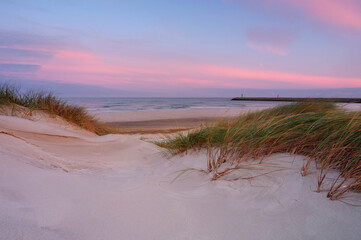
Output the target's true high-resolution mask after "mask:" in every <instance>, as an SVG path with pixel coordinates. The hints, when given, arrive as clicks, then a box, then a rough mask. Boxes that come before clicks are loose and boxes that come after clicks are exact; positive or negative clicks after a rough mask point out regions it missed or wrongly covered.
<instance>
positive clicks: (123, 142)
mask: <svg viewBox="0 0 361 240" xmlns="http://www.w3.org/2000/svg"><path fill="white" fill-rule="evenodd" d="M248 111H249V109H248V110H247V112H248ZM241 113H244V110H234V111H229V110H224V109H221V110H197V111H194V110H188V111H187V110H182V111H168V112H166V111H165V112H148V113H143V112H142V113H136V112H134V113H107V114H105V113H99V114H97V115H96V116H97V118H99V119H101V120H103V121H106V122H110V123H118V124H119V125H121V124H120V123H123V124H124V125H123V128H126V127H128V128H133V127H134V128H138V130H139V129H140V130H141V131H140V133H136V132H135V131H134V132H132V134H130V135H129V134H110V135H105V136H96V135H95V134H92V133H89V132H86V131H84V130H82V129H80V128H79V127H76V126H74V125H71V124H68V123H67V122H65V121H63V120H61V119H59V118H56V117H55V118H54V117H47V116H46V115H42V114H40V113H34V114H33V116H31V117H30V119H29V117H27V118H28V119H26V118H21V117H16V116H4V115H3V116H0V133H1V134H0V138H1V144H0V154H1V155H0V156H1V157H0V164H1V167H0V171H1V172H0V176H1V177H0V178H1V181H0V213H1V214H0V232H1V235H0V239H4V240H5V239H47V240H48V239H359V236H360V234H361V228H360V225H359V222H360V219H361V209H360V208H359V207H354V206H352V205H350V204H360V199H361V198H360V194H357V193H354V194H352V195H350V196H349V197H348V198H347V199H345V201H346V203H345V202H344V201H331V200H329V199H328V198H326V192H320V193H317V192H315V190H316V188H317V179H316V177H315V174H316V168H315V166H311V168H310V174H308V175H307V176H305V177H302V176H301V173H300V169H301V168H302V166H303V164H304V161H305V160H306V159H305V157H303V156H300V155H289V154H274V155H272V156H270V157H268V158H267V159H266V160H264V164H262V165H259V164H256V163H255V164H254V165H253V166H252V167H251V169H243V170H242V169H241V170H239V172H238V174H242V176H246V177H252V176H254V175H261V176H260V177H256V178H250V180H238V181H230V180H227V179H220V180H217V181H211V178H212V176H211V174H206V173H204V172H202V171H199V170H204V169H206V168H207V166H206V162H207V153H206V152H205V151H204V150H201V151H197V152H193V151H190V152H189V153H188V154H183V155H175V156H173V155H171V154H169V153H167V151H166V150H165V149H162V148H159V147H157V146H156V145H154V144H153V143H152V141H154V140H159V139H162V138H163V137H164V135H163V134H161V133H159V132H157V131H158V130H159V129H160V128H161V127H163V125H165V126H164V128H165V129H167V128H168V127H169V126H171V125H172V126H173V127H174V128H183V127H187V128H189V127H194V126H196V125H198V124H199V123H204V122H206V123H207V122H208V123H209V121H214V120H215V119H222V118H223V119H224V118H226V117H235V116H237V115H238V114H241ZM204 119H206V120H204ZM177 123H179V125H177ZM132 124H134V125H132ZM168 124H169V125H168ZM173 124H175V126H174V125H173ZM186 124H190V125H189V126H187V125H186ZM149 126H150V127H151V128H157V129H158V130H157V131H155V132H156V134H149V133H147V134H142V131H144V129H146V128H147V127H149ZM145 132H147V131H145ZM275 170H276V171H275ZM269 171H272V172H273V173H272V174H265V175H262V173H267V172H269ZM332 174H333V173H332V172H331V175H332ZM335 174H336V173H335Z"/></svg>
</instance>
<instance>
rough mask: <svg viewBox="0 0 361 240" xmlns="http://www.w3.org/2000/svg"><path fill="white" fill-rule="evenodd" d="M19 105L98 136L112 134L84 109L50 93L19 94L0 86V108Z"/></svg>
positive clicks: (14, 88) (5, 85) (16, 88)
mask: <svg viewBox="0 0 361 240" xmlns="http://www.w3.org/2000/svg"><path fill="white" fill-rule="evenodd" d="M1 105H19V106H23V107H26V108H28V109H29V110H30V111H33V110H41V111H44V112H47V113H49V114H51V115H54V116H60V117H62V118H63V119H65V120H66V121H68V122H70V123H73V124H75V125H77V126H79V127H81V128H83V129H86V130H88V131H91V132H94V133H96V134H98V135H105V134H109V133H112V131H113V130H112V129H111V128H110V127H109V126H108V125H106V124H105V123H101V122H99V121H97V120H96V119H94V117H93V116H91V115H90V114H89V113H87V111H86V110H85V108H83V107H79V106H75V105H71V104H69V103H67V102H66V101H63V100H61V99H59V98H57V97H55V96H54V95H53V94H52V93H45V92H34V91H28V92H26V93H21V92H20V90H19V88H18V87H16V86H14V85H9V84H6V83H5V84H0V106H1Z"/></svg>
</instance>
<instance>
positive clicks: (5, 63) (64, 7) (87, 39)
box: [0, 0, 361, 96]
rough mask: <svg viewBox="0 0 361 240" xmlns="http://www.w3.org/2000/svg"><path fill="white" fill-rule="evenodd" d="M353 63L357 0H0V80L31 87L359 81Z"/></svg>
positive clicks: (355, 84)
mask: <svg viewBox="0 0 361 240" xmlns="http://www.w3.org/2000/svg"><path fill="white" fill-rule="evenodd" d="M360 66H361V1H359V0H152V1H150V0H149V1H146V0H143V1H140V0H124V1H122V0H119V1H117V0H84V1H82V0H61V1H55V0H45V1H42V0H37V1H26V0H1V1H0V80H2V81H7V82H22V83H23V84H25V85H29V86H31V85H32V84H33V85H34V86H35V84H37V85H39V83H40V85H41V84H42V83H43V84H44V86H49V84H50V86H53V87H55V88H56V86H60V85H61V86H62V89H63V90H62V91H66V88H68V89H69V91H70V90H72V89H71V88H73V87H74V86H76V89H79V91H80V92H81V89H82V86H84V89H89V88H92V89H93V90H92V92H93V93H92V94H95V93H94V91H95V92H96V89H99V90H100V89H111V90H112V91H114V90H119V93H122V92H138V93H140V92H141V93H152V92H153V93H157V94H159V93H162V94H163V95H167V94H168V95H170V96H172V94H175V95H177V94H178V95H181V93H185V92H192V93H194V94H197V89H203V92H204V91H205V92H206V90H205V89H212V91H211V92H213V93H214V92H215V91H214V90H215V89H219V91H222V90H225V89H226V90H230V89H233V90H234V89H295V90H302V89H311V90H315V89H339V88H347V89H357V88H361V67H360ZM64 86H65V90H64ZM79 86H80V87H79ZM74 89H75V88H74ZM74 89H73V90H74ZM94 89H95V90H94Z"/></svg>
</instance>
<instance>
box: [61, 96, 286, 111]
mask: <svg viewBox="0 0 361 240" xmlns="http://www.w3.org/2000/svg"><path fill="white" fill-rule="evenodd" d="M66 100H67V101H69V102H70V103H73V104H77V105H80V106H83V107H86V108H87V110H88V111H89V112H139V111H164V110H186V109H219V108H223V109H229V108H253V107H272V106H276V105H278V104H280V103H275V102H241V101H231V100H230V98H67V99H66Z"/></svg>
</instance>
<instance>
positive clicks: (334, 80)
mask: <svg viewBox="0 0 361 240" xmlns="http://www.w3.org/2000/svg"><path fill="white" fill-rule="evenodd" d="M195 68H196V69H197V70H198V71H199V72H200V73H203V74H207V75H208V76H213V77H215V76H218V77H223V78H224V79H227V78H231V79H238V80H249V81H252V80H263V81H269V82H272V81H276V82H283V83H292V84H298V85H301V86H307V87H317V88H345V87H361V78H346V77H332V76H322V75H307V74H298V73H289V72H282V71H273V70H268V71H258V70H250V69H245V68H230V67H224V66H217V65H203V66H197V67H195ZM233 83H234V84H233V85H234V86H235V87H244V86H242V81H239V83H237V80H236V81H235V82H233ZM285 86H287V85H285ZM252 87H256V88H257V87H258V88H262V86H256V85H255V86H252Z"/></svg>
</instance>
